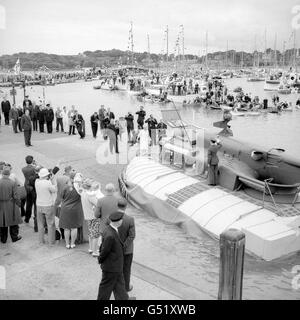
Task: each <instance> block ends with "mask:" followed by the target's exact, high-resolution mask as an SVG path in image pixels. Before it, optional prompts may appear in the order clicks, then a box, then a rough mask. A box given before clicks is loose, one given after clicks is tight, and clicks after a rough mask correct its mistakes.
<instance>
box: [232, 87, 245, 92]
mask: <svg viewBox="0 0 300 320" xmlns="http://www.w3.org/2000/svg"><path fill="white" fill-rule="evenodd" d="M233 92H236V93H239V92H243V89H242V87H236V88H235V89H233Z"/></svg>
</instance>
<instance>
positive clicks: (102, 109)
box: [98, 105, 106, 137]
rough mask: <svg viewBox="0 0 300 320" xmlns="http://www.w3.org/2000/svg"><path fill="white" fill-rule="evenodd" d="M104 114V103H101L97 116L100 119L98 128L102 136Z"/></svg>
mask: <svg viewBox="0 0 300 320" xmlns="http://www.w3.org/2000/svg"><path fill="white" fill-rule="evenodd" d="M105 114H106V110H105V108H104V105H101V108H100V109H99V111H98V116H99V121H100V130H101V132H102V135H103V137H104V129H105V123H104V119H105Z"/></svg>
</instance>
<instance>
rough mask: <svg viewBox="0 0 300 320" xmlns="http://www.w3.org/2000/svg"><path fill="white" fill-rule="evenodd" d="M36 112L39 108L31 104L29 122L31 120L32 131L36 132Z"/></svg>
mask: <svg viewBox="0 0 300 320" xmlns="http://www.w3.org/2000/svg"><path fill="white" fill-rule="evenodd" d="M38 112H39V106H38V105H36V104H35V103H33V106H32V112H31V120H32V129H33V131H37V129H38V128H37V127H38V126H37V123H38Z"/></svg>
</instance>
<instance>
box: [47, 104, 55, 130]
mask: <svg viewBox="0 0 300 320" xmlns="http://www.w3.org/2000/svg"><path fill="white" fill-rule="evenodd" d="M45 120H46V126H47V133H52V131H53V124H52V123H53V120H54V112H53V109H52V108H51V106H50V103H48V104H46V110H45Z"/></svg>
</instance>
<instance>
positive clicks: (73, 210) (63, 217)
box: [59, 175, 84, 249]
mask: <svg viewBox="0 0 300 320" xmlns="http://www.w3.org/2000/svg"><path fill="white" fill-rule="evenodd" d="M83 219H84V217H83V210H82V204H81V198H80V194H79V193H78V192H77V190H76V188H75V186H74V175H72V176H70V180H69V181H68V183H67V185H66V186H65V188H64V189H63V191H62V203H61V210H60V218H59V227H60V228H62V229H64V235H65V241H66V248H67V249H70V248H71V249H73V248H75V240H76V238H77V228H80V227H82V224H83ZM70 240H71V243H70Z"/></svg>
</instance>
